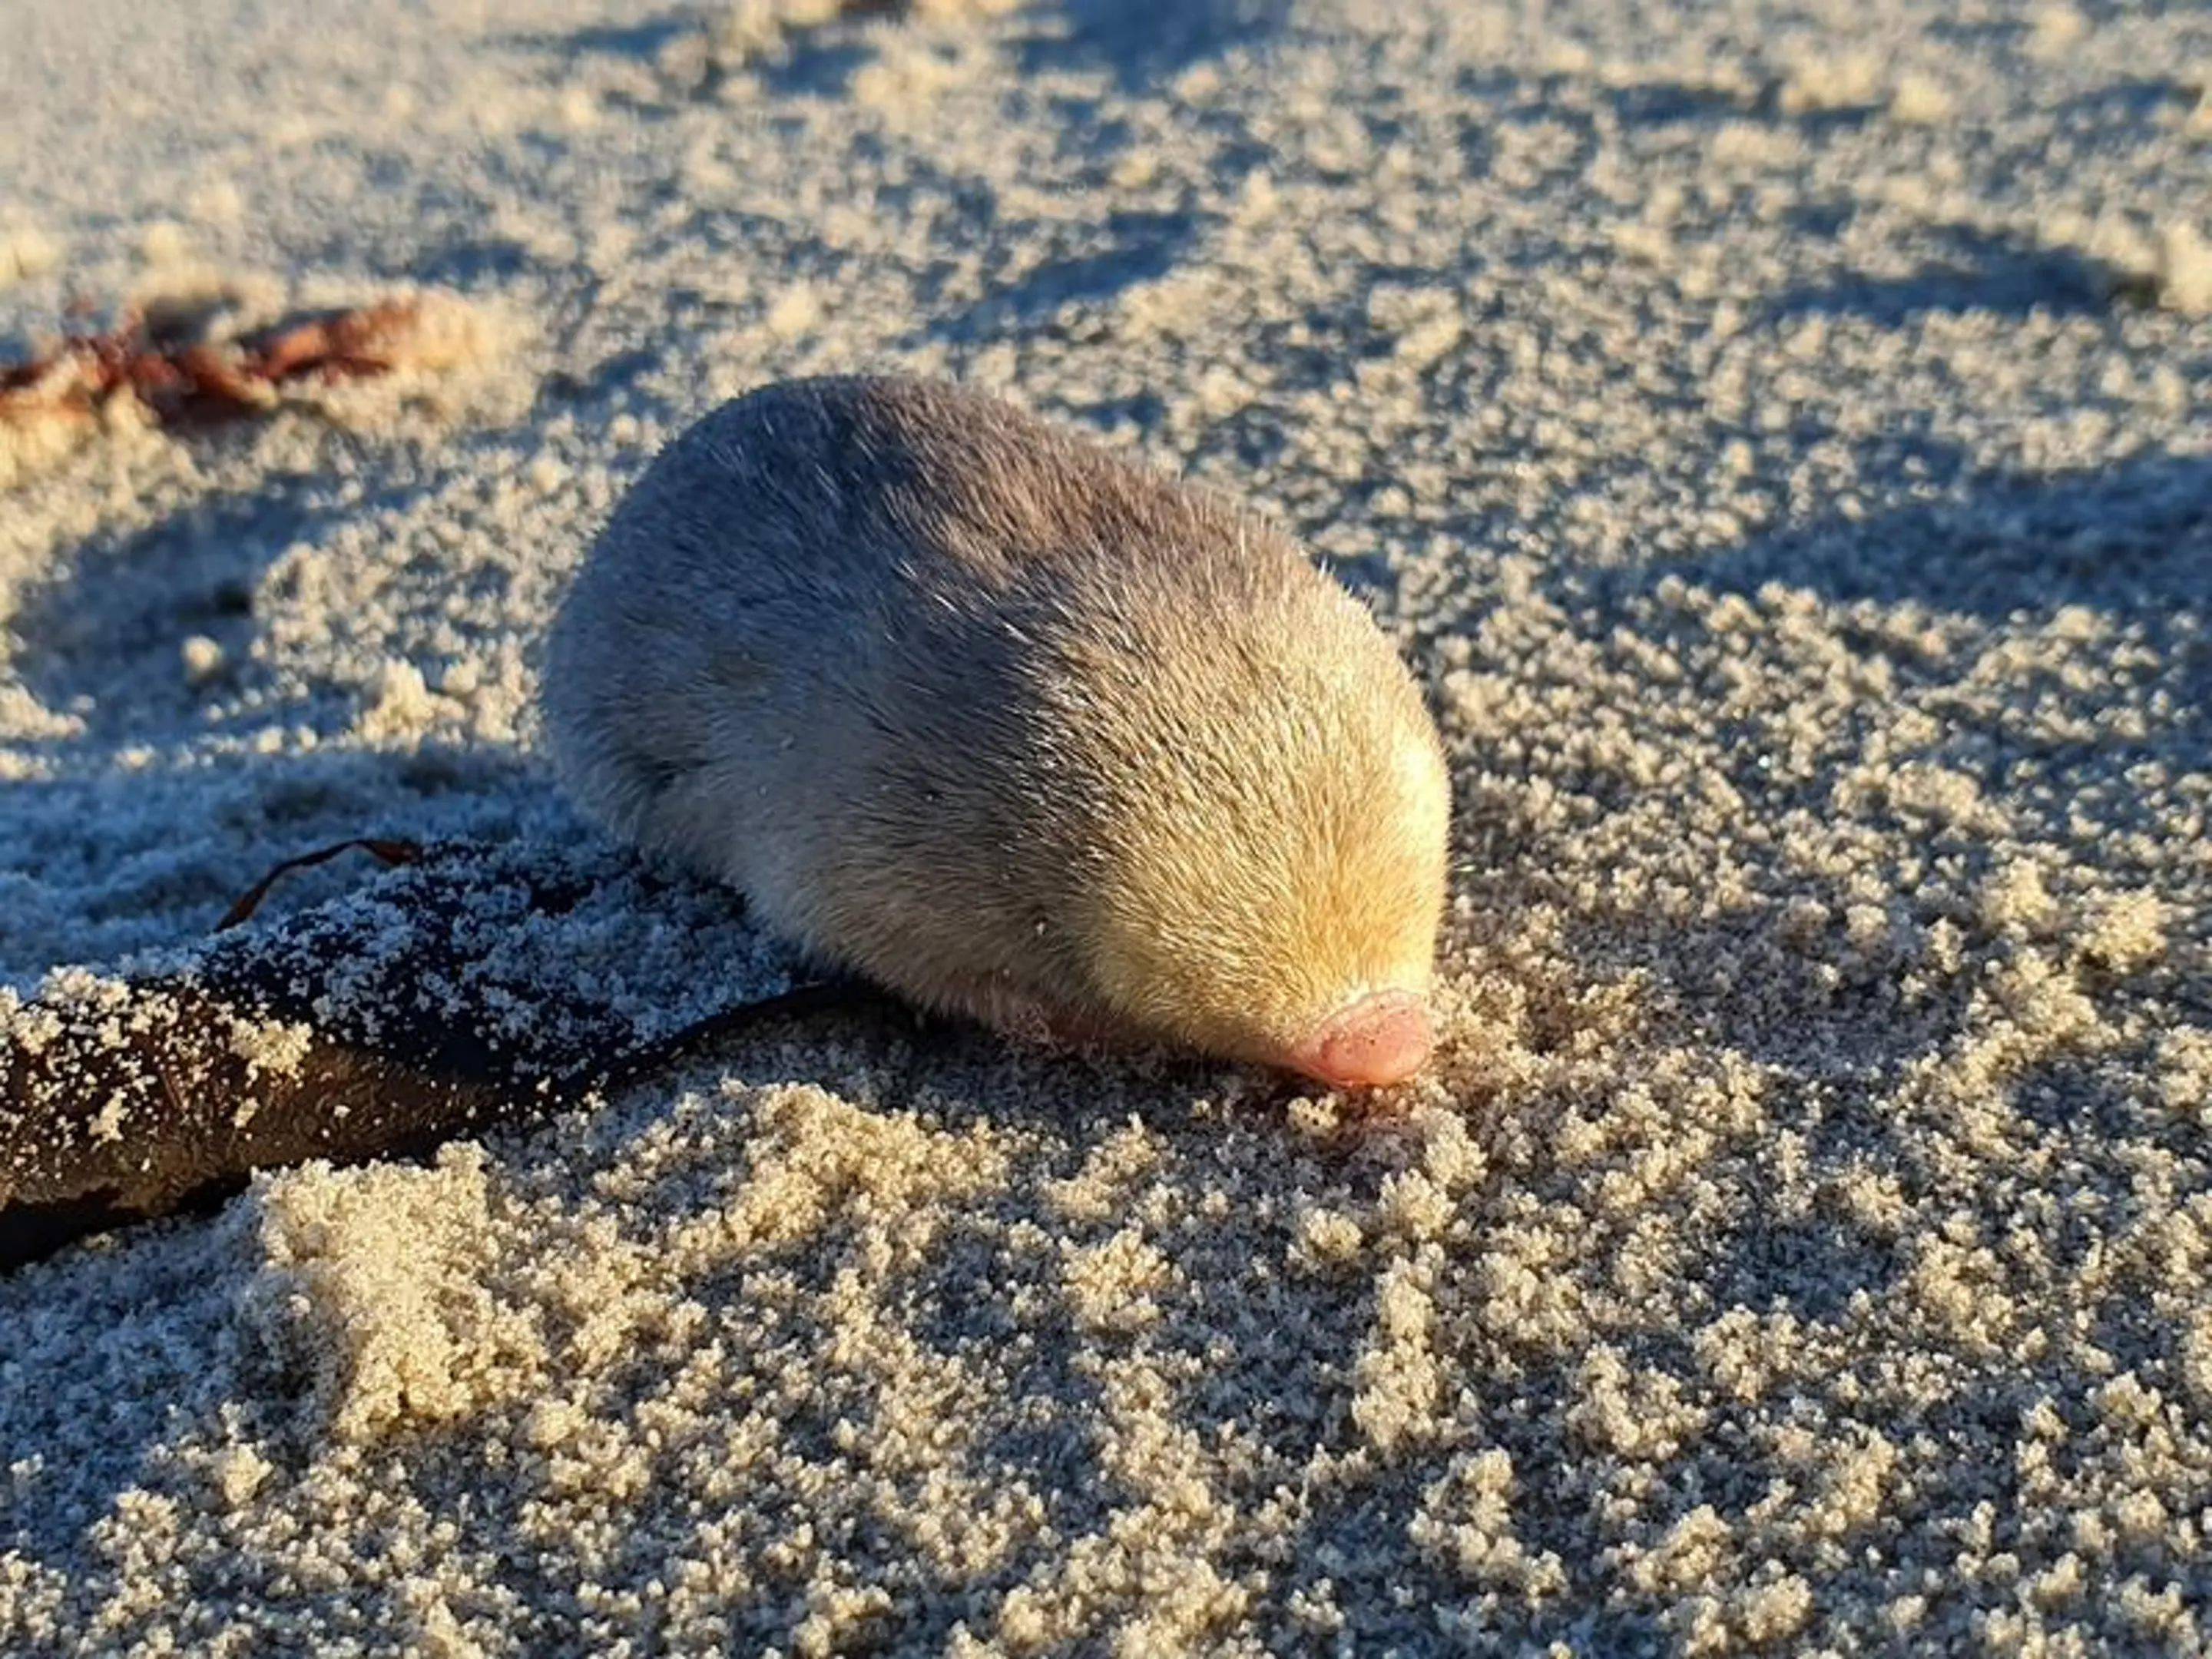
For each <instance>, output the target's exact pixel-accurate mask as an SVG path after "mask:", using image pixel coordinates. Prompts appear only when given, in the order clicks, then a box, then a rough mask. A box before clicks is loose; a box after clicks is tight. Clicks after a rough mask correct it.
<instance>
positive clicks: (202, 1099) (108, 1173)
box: [0, 843, 834, 1270]
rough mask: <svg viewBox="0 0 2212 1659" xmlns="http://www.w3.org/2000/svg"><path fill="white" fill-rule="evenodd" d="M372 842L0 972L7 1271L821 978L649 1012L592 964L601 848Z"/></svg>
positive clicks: (790, 1003) (603, 1060)
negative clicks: (267, 908)
mask: <svg viewBox="0 0 2212 1659" xmlns="http://www.w3.org/2000/svg"><path fill="white" fill-rule="evenodd" d="M379 846H386V847H392V846H396V847H398V848H405V849H406V856H407V860H408V861H407V862H405V863H404V864H403V865H401V866H399V867H397V868H394V869H392V870H391V871H390V872H388V873H386V874H385V875H383V876H381V877H380V878H378V879H377V880H375V881H374V882H373V883H371V884H368V885H367V886H366V887H364V888H363V889H362V890H360V891H357V892H355V893H351V894H349V895H347V896H344V897H342V898H339V899H337V900H333V901H330V902H325V903H324V904H321V905H319V906H317V907H315V908H312V909H309V910H307V911H305V912H303V913H301V914H300V915H295V916H292V917H289V918H287V919H285V920H283V921H281V922H278V923H275V924H270V925H263V926H258V927H238V928H231V929H227V930H226V931H222V932H219V933H216V934H215V935H214V936H213V937H212V938H211V939H210V940H209V941H208V942H207V943H206V944H205V945H204V946H201V947H199V948H198V949H197V950H195V951H189V952H185V953H180V954H173V955H172V956H171V957H167V958H166V959H164V960H163V961H161V963H156V964H154V965H151V966H149V967H148V968H146V969H142V970H133V971H125V972H123V973H121V974H116V975H110V974H104V973H96V972H93V971H90V970H86V969H67V970H63V971H60V972H58V973H56V974H54V975H50V976H49V978H48V980H47V981H46V985H45V986H44V987H42V988H41V990H40V992H39V994H36V995H34V996H32V997H29V998H24V997H21V996H19V995H15V994H0V1270H4V1269H6V1268H8V1267H14V1266H17V1265H20V1264H21V1263H22V1262H25V1261H31V1260H33V1259H36V1258H37V1257H40V1256H41V1255H46V1254H48V1253H50V1252H51V1251H52V1250H53V1249H57V1248H58V1247H59V1246H60V1245H62V1244H64V1243H68V1242H69V1241H70V1240H72V1239H74V1238H77V1237H83V1236H84V1235H86V1234H88V1233H91V1232H94V1231H101V1230H104V1229H106V1228H108V1227H111V1226H114V1225H119V1224H122V1223H125V1222H129V1221H132V1220H136V1219H141V1218H149V1217H153V1216H158V1215H162V1214H167V1213H170V1212H174V1211H176V1210H179V1209H182V1208H186V1207H190V1206H195V1205H197V1204H201V1203H204V1202H207V1201H210V1200H216V1199H219V1198H221V1197H222V1196H223V1195H225V1194H228V1193H230V1192H233V1191H235V1190H237V1189H239V1188H241V1187H243V1186H244V1184H245V1182H246V1180H247V1178H248V1177H249V1176H251V1175H252V1172H253V1171H254V1170H260V1169H267V1168H272V1167H276V1166H280V1165H284V1164H296V1163H300V1162H301V1161H303V1160H306V1159H309V1158H323V1159H327V1160H330V1161H331V1162H333V1163H340V1164H347V1163H358V1162H362V1161H365V1160H368V1159H370V1158H383V1157H394V1156H404V1155H407V1154H410V1153H413V1152H420V1151H424V1150H427V1149H428V1148H430V1147H432V1146H436V1145H437V1144H439V1143H440V1142H441V1141H444V1140H447V1139H453V1138H454V1137H456V1136H461V1135H466V1134H471V1133H478V1132H480V1131H482V1130H483V1129H485V1128H487V1127H490V1126H492V1125H495V1124H497V1123H501V1122H505V1121H513V1120H515V1119H518V1118H520V1117H522V1116H524V1115H528V1114H531V1113H533V1112H537V1111H540V1110H544V1109H551V1108H556V1107H558V1106H562V1105H571V1104H574V1103H577V1102H579V1101H580V1100H581V1099H583V1098H584V1097H586V1096H587V1095H589V1094H590V1093H591V1092H592V1091H594V1090H595V1089H605V1088H608V1087H611V1086H614V1085H617V1084H618V1083H620V1082H621V1081H623V1079H626V1078H629V1077H632V1076H635V1075H637V1074H639V1073H641V1071H644V1070H647V1069H649V1068H650V1067H651V1066H654V1065H656V1064H660V1063H665V1061H666V1060H671V1059H673V1058H674V1057H676V1056H677V1055H678V1054H680V1053H682V1052H684V1051H686V1050H687V1049H688V1048H691V1047H694V1046H696V1045H697V1044H699V1043H701V1042H706V1041H710V1040H713V1039H714V1038H715V1037H717V1036H724V1035H727V1034H729V1033H731V1032H732V1031H733V1030H736V1029H738V1026H739V1025H740V1024H743V1023H744V1022H745V1020H746V1019H747V1018H749V1017H750V1016H751V1015H752V1014H753V1013H754V1012H755V1011H756V1009H757V1012H760V1013H762V1014H768V1013H775V1012H796V1011H799V1009H801V1008H803V1007H809V1006H817V1005H818V1004H819V1003H820V1002H821V1001H822V1000H823V993H822V992H821V991H820V990H818V989H817V988H816V987H802V988H801V990H800V991H799V992H797V993H793V994H788V995H785V996H781V997H779V996H774V995H771V996H770V997H769V998H768V999H766V1000H764V1001H763V1002H761V1003H759V1004H757V1005H756V1004H753V1003H750V1002H748V1003H746V1004H744V1005H743V1006H740V1007H738V1008H736V1009H731V1008H727V1007H725V1008H724V1009H722V1010H720V1011H719V1012H714V1013H712V1014H709V1015H708V1016H706V1017H704V1018H699V1019H696V1020H694V1021H691V1022H689V1023H681V1022H680V1021H679V1023H677V1024H673V1025H668V1024H666V1022H665V1021H664V1022H662V1025H661V1027H656V1026H655V1024H653V1022H652V1021H650V1020H647V1019H641V1018H639V1016H638V1014H637V1013H636V1012H635V1007H634V1005H633V1004H631V1003H630V1002H629V1001H627V1000H625V999H624V998H623V996H622V994H620V988H619V987H612V986H610V985H609V984H608V983H607V982H606V981H605V979H604V978H603V977H601V976H600V973H599V969H600V968H601V967H602V965H603V959H604V957H605V955H606V954H608V952H607V951H605V950H601V951H594V949H593V945H594V944H595V943H599V942H601V941H599V940H596V939H595V937H594V936H595V933H596V932H597V930H596V929H595V927H593V925H592V920H591V918H590V917H589V916H588V915H579V911H580V908H583V909H586V910H588V908H589V907H588V906H587V905H586V904H585V901H586V899H587V897H588V896H591V895H592V894H593V893H595V892H596V891H597V890H598V889H599V882H598V881H597V880H596V879H595V877H596V875H597V873H598V872H595V871H594V870H593V869H592V868H590V867H587V866H586V865H585V864H581V863H579V862H578V861H576V860H565V859H558V858H550V857H548V856H547V855H545V854H521V853H506V852H501V851H499V850H495V849H488V848H483V847H478V846H474V845H469V844H457V843H448V844H445V845H436V844H433V845H431V846H428V847H422V848H416V847H414V846H413V845H412V844H411V843H396V844H392V843H379ZM326 850H328V851H335V850H337V849H335V848H333V849H326ZM372 850H374V849H372ZM311 857H312V855H311ZM303 861H306V860H293V861H291V862H292V863H293V864H296V863H299V862H303ZM289 867H290V865H288V866H280V871H281V869H283V868H289ZM267 887H268V883H267V882H265V881H264V883H263V884H260V885H259V886H258V887H257V888H256V889H255V890H254V894H253V896H256V897H258V896H260V895H261V894H262V893H264V892H265V890H266V889H267ZM227 921H228V919H227ZM564 970H565V972H566V975H567V977H565V978H564V977H563V976H562V975H563V971H564ZM833 994H834V993H833ZM677 1012H679V1013H680V1012H682V1011H680V1010H679V1011H677Z"/></svg>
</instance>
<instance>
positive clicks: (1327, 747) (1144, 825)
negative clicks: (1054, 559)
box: [1083, 564, 1450, 1086]
mask: <svg viewBox="0 0 2212 1659" xmlns="http://www.w3.org/2000/svg"><path fill="white" fill-rule="evenodd" d="M1187 629H1188V646H1187V647H1186V648H1177V649H1166V650H1158V651H1154V652H1151V653H1144V654H1143V655H1141V656H1137V655H1134V654H1132V655H1131V656H1127V657H1122V660H1121V670H1122V671H1121V673H1120V674H1119V675H1117V676H1114V677H1113V678H1115V679H1117V680H1118V685H1117V688H1116V690H1115V692H1114V694H1113V696H1111V698H1110V702H1111V705H1112V707H1111V710H1110V718H1109V717H1104V716H1102V715H1101V714H1099V713H1098V712H1097V709H1096V708H1094V710H1093V714H1092V718H1091V720H1090V721H1088V722H1087V725H1088V726H1089V729H1090V730H1091V731H1092V732H1102V733H1103V735H1104V737H1105V738H1107V739H1108V740H1109V746H1110V749H1111V750H1112V753H1111V757H1110V761H1109V763H1106V764H1103V765H1099V764H1095V763H1094V765H1093V766H1092V767H1091V768H1086V769H1087V770H1091V771H1092V773H1093V779H1092V781H1093V784H1094V787H1092V788H1091V789H1087V790H1085V791H1084V792H1083V793H1084V794H1085V796H1086V797H1087V798H1088V801H1087V808H1088V810H1090V811H1094V812H1095V813H1096V820H1095V829H1096V831H1097V833H1096V835H1095V836H1091V837H1089V838H1086V840H1085V843H1084V844H1085V846H1086V847H1087V848H1088V850H1089V854H1090V856H1091V860H1092V861H1093V862H1094V863H1095V866H1096V872H1095V876H1094V877H1093V878H1092V879H1091V881H1089V882H1088V883H1086V887H1087V891H1088V901H1089V908H1091V913H1092V925H1091V927H1088V928H1086V929H1085V933H1086V935H1087V937H1088V939H1089V950H1090V951H1091V963H1090V975H1089V976H1090V977H1091V980H1092V981H1093V984H1094V986H1095V987H1096V991H1097V995H1098V997H1099V999H1100V1000H1102V1001H1103V1003H1104V1004H1105V1005H1106V1006H1107V1009H1108V1010H1109V1012H1110V1014H1111V1016H1112V1017H1113V1018H1115V1019H1116V1020H1117V1021H1120V1022H1123V1023H1127V1024H1131V1025H1133V1026H1135V1027H1137V1028H1139V1029H1140V1030H1146V1031H1148V1032H1150V1033H1152V1035H1154V1036H1158V1037H1162V1038H1165V1039H1167V1040H1169V1041H1170V1042H1177V1043H1181V1044H1187V1045H1188V1046H1191V1047H1194V1048H1200V1049H1202V1050H1205V1051H1207V1052H1211V1053H1215V1054H1226V1055H1231V1056H1234V1057H1237V1058H1240V1059H1245V1060H1256V1061H1260V1062H1262V1063H1265V1064H1269V1065H1275V1066H1285V1067H1287V1068H1289V1069H1291V1070H1293V1071H1297V1072H1300V1073H1304V1074H1306V1075H1307V1076H1310V1077H1313V1078H1316V1079H1320V1080H1321V1081H1322V1082H1325V1083H1328V1084H1331V1085H1338V1086H1362V1085H1383V1084H1390V1083H1396V1082H1400V1081H1401V1080H1403V1079H1407V1078H1408V1077H1411V1076H1412V1075H1413V1073H1415V1072H1417V1071H1418V1070H1419V1069H1420V1067H1421V1066H1422V1064H1423V1063H1424V1062H1425V1060H1427V1058H1428V1054H1429V1050H1430V1047H1431V1025H1430V1019H1429V1012H1428V1006H1427V996H1428V990H1429V981H1430V975H1431V962H1432V958H1433V956H1434V952H1435V949H1436V942H1437V927H1438V923H1439V921H1440V917H1441V912H1442V908H1443V899H1444V886H1445V866H1446V850H1445V849H1446V841H1447V834H1448V829H1449V815H1450V790H1449V780H1448V777H1447V775H1446V772H1445V768H1444V762H1443V752H1442V749H1441V747H1440V745H1439V744H1438V742H1437V734H1436V728H1435V726H1434V725H1433V724H1432V723H1431V720H1430V719H1429V715H1428V713H1427V710H1426V709H1425V708H1424V706H1423V704H1422V702H1421V699H1420V696H1419V692H1418V691H1417V690H1416V689H1415V687H1414V685H1413V680H1412V678H1411V677H1410V676H1409V675H1408V674H1407V671H1406V668H1405V665H1403V664H1402V663H1401V662H1400V661H1399V659H1398V658H1397V656H1396V654H1395V653H1394V652H1393V651H1392V649H1391V647H1390V646H1389V643H1388V642H1387V641H1385V640H1384V638H1383V635H1382V634H1381V632H1380V631H1379V630H1378V629H1376V626H1375V624H1374V623H1373V621H1372V620H1371V619H1370V617H1369V616H1368V614H1367V612H1366V611H1365V610H1364V607H1362V606H1361V605H1358V603H1357V602H1355V601H1354V600H1353V599H1351V598H1350V597H1349V596H1348V595H1347V594H1346V593H1345V592H1343V591H1342V590H1341V589H1340V588H1338V587H1337V586H1335V585H1334V583H1332V582H1329V581H1328V580H1326V579H1325V578H1323V577H1322V576H1321V575H1320V574H1318V573H1316V572H1314V571H1312V570H1311V569H1310V568H1307V567H1304V565H1303V564H1301V565H1300V567H1299V568H1298V569H1297V580H1295V581H1293V582H1291V583H1289V584H1288V585H1287V586H1286V587H1278V588H1273V589H1272V590H1271V591H1268V592H1264V593H1262V594H1261V595H1260V596H1259V597H1258V599H1256V600H1255V603H1253V604H1252V605H1251V606H1250V607H1249V610H1240V609H1239V608H1237V607H1234V606H1232V607H1229V608H1228V609H1227V610H1225V611H1224V612H1222V613H1218V614H1216V615H1214V616H1213V617H1211V618H1210V619H1208V618H1205V617H1192V618H1189V619H1188V622H1187ZM1109 654H1110V655H1115V656H1121V653H1118V652H1113V653H1109ZM1085 680H1086V682H1087V683H1088V684H1090V686H1091V690H1093V691H1094V692H1096V691H1097V690H1098V688H1099V684H1100V679H1099V677H1098V676H1097V675H1096V674H1092V675H1087V676H1085ZM1106 700H1107V699H1102V701H1106ZM1094 761H1095V757H1094Z"/></svg>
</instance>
